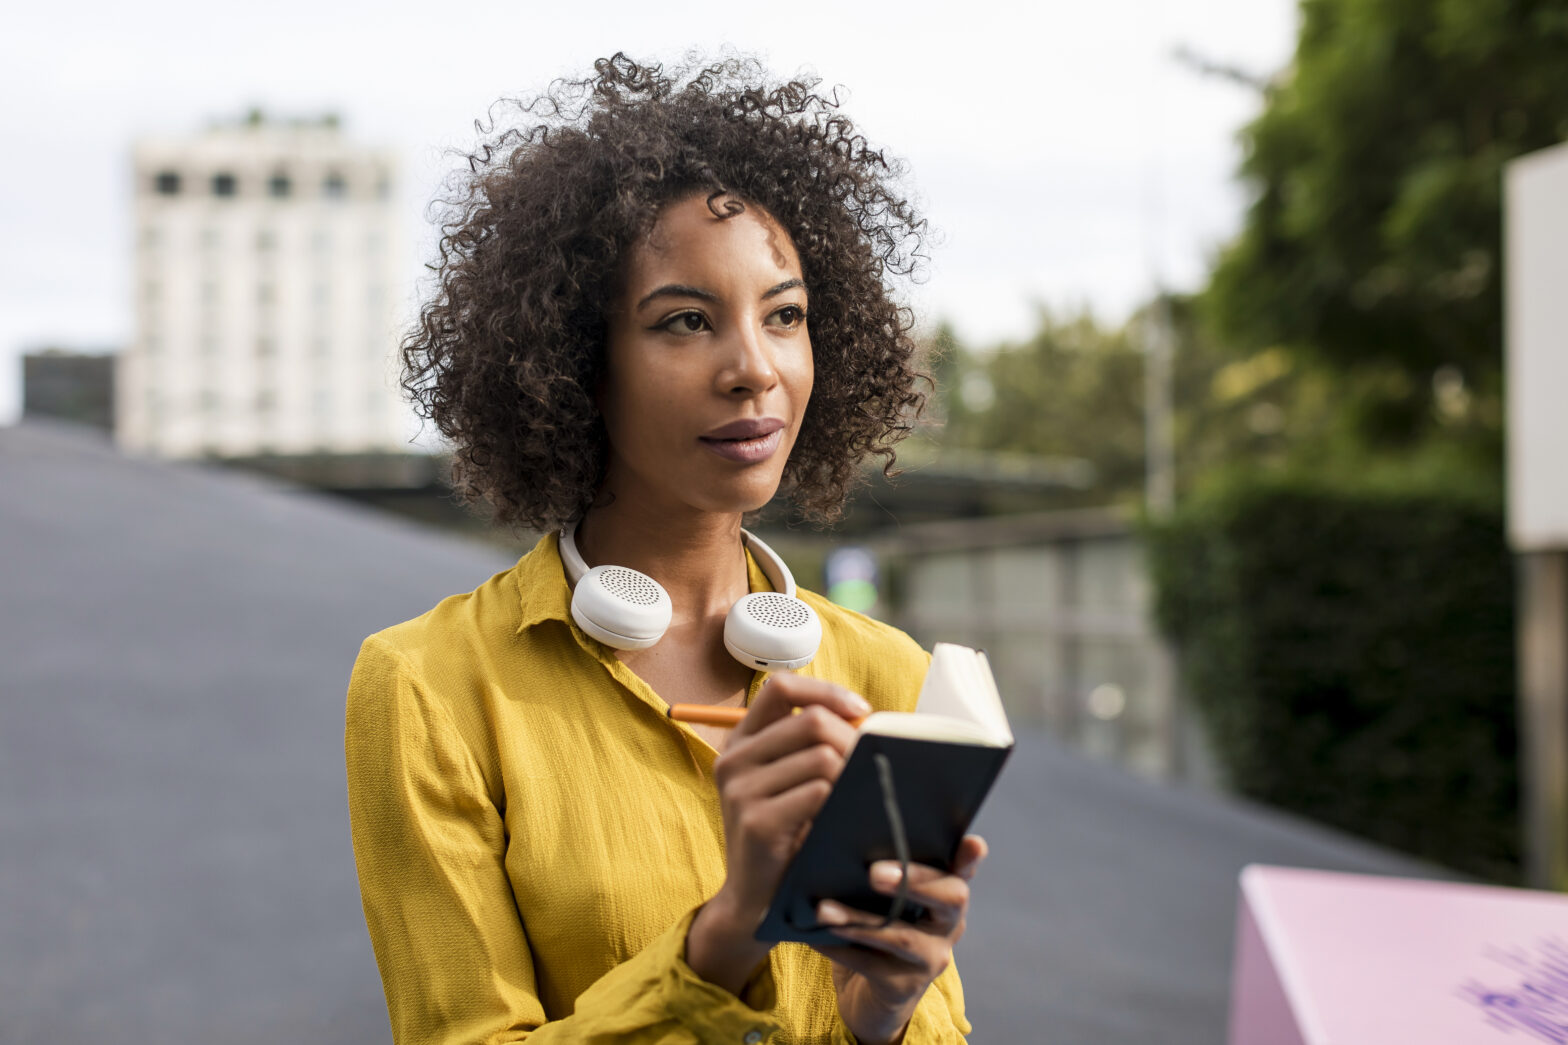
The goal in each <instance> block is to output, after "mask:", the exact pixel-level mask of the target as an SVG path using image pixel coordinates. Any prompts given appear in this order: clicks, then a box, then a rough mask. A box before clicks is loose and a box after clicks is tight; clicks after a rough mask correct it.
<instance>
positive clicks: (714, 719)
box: [665, 704, 865, 729]
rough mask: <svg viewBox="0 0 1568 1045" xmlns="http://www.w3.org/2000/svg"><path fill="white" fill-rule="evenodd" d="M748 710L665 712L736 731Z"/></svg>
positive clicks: (676, 707) (686, 707) (684, 707)
mask: <svg viewBox="0 0 1568 1045" xmlns="http://www.w3.org/2000/svg"><path fill="white" fill-rule="evenodd" d="M746 711H747V709H746V708H730V707H714V706H713V705H712V704H671V705H670V710H669V711H667V712H665V714H667V715H669V716H670V717H671V718H673V719H674V720H675V721H677V722H691V723H695V724H696V725H699V726H722V727H723V728H725V729H734V728H735V727H736V726H738V725H740V720H741V719H743V718H745V717H746ZM864 721H865V719H864V718H863V717H862V718H852V719H850V720H849V724H850V725H852V726H859V725H860V724H861V723H862V722H864Z"/></svg>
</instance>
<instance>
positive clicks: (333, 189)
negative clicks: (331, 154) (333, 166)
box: [321, 171, 348, 200]
mask: <svg viewBox="0 0 1568 1045" xmlns="http://www.w3.org/2000/svg"><path fill="white" fill-rule="evenodd" d="M321 191H322V193H323V194H325V195H326V197H327V199H329V200H340V199H342V198H343V197H344V196H347V195H348V183H347V182H345V181H344V180H343V175H341V174H339V173H338V172H337V171H333V172H332V173H331V174H328V175H327V180H326V181H324V182H322V184H321Z"/></svg>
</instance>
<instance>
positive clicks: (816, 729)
mask: <svg viewBox="0 0 1568 1045" xmlns="http://www.w3.org/2000/svg"><path fill="white" fill-rule="evenodd" d="M742 725H744V723H742ZM736 732H737V733H738V732H739V730H737V731H736ZM854 742H855V730H854V727H852V726H851V725H850V724H849V723H848V722H846V721H844V719H843V718H841V717H839V716H838V715H837V714H835V713H834V712H832V711H829V710H827V709H825V708H822V707H818V706H812V707H808V708H806V709H805V710H803V711H802V712H801V713H800V714H798V715H789V716H787V717H785V718H781V719H775V720H774V721H773V722H772V723H771V724H770V725H768V726H767V727H766V728H764V729H762V730H761V731H760V732H757V733H752V734H749V735H744V736H732V737H730V742H729V743H728V744H727V745H725V748H724V761H725V762H726V763H729V764H731V765H732V766H733V765H735V764H741V765H757V764H761V763H764V762H772V761H774V760H776V759H779V758H783V757H784V756H785V755H788V754H790V753H792V752H795V751H799V750H800V749H801V748H807V747H812V746H814V745H816V744H826V745H828V746H829V747H831V748H832V749H833V750H834V751H836V752H838V753H839V754H840V755H843V754H844V753H845V752H847V751H848V750H849V748H850V745H852V744H853V743H854ZM731 771H732V772H733V768H732V769H731Z"/></svg>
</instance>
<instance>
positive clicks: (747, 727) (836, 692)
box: [735, 672, 871, 736]
mask: <svg viewBox="0 0 1568 1045" xmlns="http://www.w3.org/2000/svg"><path fill="white" fill-rule="evenodd" d="M812 705H816V706H820V707H824V708H827V709H828V710H829V711H831V712H833V713H834V714H836V715H838V716H839V717H840V718H844V719H858V718H861V717H863V716H865V715H868V714H870V713H871V705H870V704H868V703H867V702H866V699H865V698H864V697H862V696H860V694H858V693H855V692H853V691H851V690H849V689H847V688H845V687H844V686H840V685H838V684H837V683H834V682H828V681H826V680H824V679H814V678H808V677H807V676H805V675H797V674H795V673H794V672H782V673H777V674H773V675H769V676H768V677H767V680H766V681H764V682H763V684H762V689H761V690H760V691H758V693H757V699H756V700H755V701H753V702H752V705H751V710H750V711H749V712H747V714H746V717H745V719H743V720H742V721H741V724H740V725H739V726H737V727H735V734H736V735H737V736H749V735H751V734H754V733H759V732H761V731H762V730H763V729H766V728H767V727H768V726H769V725H771V724H772V723H774V722H777V721H778V720H779V719H781V718H784V717H785V716H786V715H790V714H793V713H794V711H795V709H796V708H804V707H810V706H812Z"/></svg>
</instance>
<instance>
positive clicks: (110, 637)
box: [0, 425, 1433, 1045]
mask: <svg viewBox="0 0 1568 1045" xmlns="http://www.w3.org/2000/svg"><path fill="white" fill-rule="evenodd" d="M513 558H514V556H512V555H510V554H508V553H506V552H505V551H503V550H500V549H497V548H493V547H490V546H486V545H481V544H476V543H469V542H466V541H463V540H461V539H456V538H452V537H448V536H445V535H440V534H435V533H432V532H429V531H426V530H423V529H420V528H418V527H416V526H414V525H413V524H408V523H404V522H401V521H399V520H396V519H393V518H389V517H386V516H382V515H379V514H376V513H374V512H371V511H369V510H365V509H359V508H355V507H352V506H348V505H344V504H341V503H339V502H336V501H332V500H328V499H325V498H322V497H318V496H315V495H312V494H308V493H304V492H300V491H297V490H294V489H291V488H289V487H286V486H282V485H278V484H274V483H271V482H268V481H265V480H261V479H257V478H253V477H248V476H243V475H238V474H234V473H229V472H223V471H220V470H217V469H212V468H205V467H199V466H174V465H168V464H162V463H156V462H148V461H137V460H128V459H126V458H124V457H122V456H120V455H118V454H116V453H115V452H114V451H113V450H112V449H111V448H110V447H109V446H108V445H107V444H106V443H104V442H102V441H101V440H99V439H96V438H95V437H93V436H91V435H86V434H82V433H77V432H74V431H70V430H65V429H59V428H55V427H39V426H33V425H28V426H23V427H17V428H9V429H0V1043H4V1045H22V1043H27V1045H31V1043H34V1042H38V1043H42V1042H49V1043H58V1042H85V1041H90V1040H101V1041H113V1042H115V1043H116V1045H143V1043H145V1045H155V1043H156V1045H168V1043H182V1042H202V1043H219V1045H226V1043H236V1045H241V1043H251V1042H254V1043H258V1045H260V1043H263V1042H265V1043H269V1045H271V1043H276V1042H293V1041H298V1042H306V1041H308V1042H312V1043H315V1045H335V1043H344V1045H348V1043H364V1042H384V1041H387V1040H388V1038H389V1034H388V1031H387V1023H386V1014H385V1009H384V1007H383V1003H382V997H381V989H380V982H379V980H378V978H377V976H376V970H375V963H374V960H373V958H372V956H371V953H370V947H369V941H368V938H367V937H366V934H365V928H364V922H363V919H362V915H361V911H360V906H359V895H358V888H357V885H356V881H355V875H354V863H353V854H352V851H351V849H350V846H349V841H348V831H347V809H346V805H345V800H344V780H343V759H342V708H343V690H344V686H345V683H346V681H347V677H348V670H349V666H350V664H351V663H352V660H353V657H354V653H355V651H356V650H357V648H358V644H359V641H360V639H361V638H363V636H365V635H366V634H368V633H370V632H372V631H374V630H377V629H378V628H380V627H383V626H385V625H386V624H388V623H391V622H394V621H398V620H402V619H404V618H407V617H410V616H413V615H414V614H417V613H419V612H422V611H423V610H424V609H426V608H428V607H429V606H430V605H431V604H433V603H434V602H435V601H436V600H437V599H439V598H440V597H442V596H444V595H447V594H450V593H452V592H455V591H462V590H467V589H469V588H472V587H474V586H475V585H477V584H478V583H479V582H481V581H482V580H483V579H484V578H485V577H487V576H489V575H490V574H491V573H493V572H495V571H497V570H500V569H505V568H506V567H507V566H509V565H510V563H511V561H512V560H513ZM980 830H981V831H982V832H983V833H985V834H986V835H987V836H988V837H989V838H990V840H991V842H992V846H993V856H992V858H991V860H990V861H989V862H988V863H987V864H986V866H985V867H984V869H983V872H982V874H981V876H980V878H979V879H978V880H977V882H976V900H975V903H974V908H973V915H972V919H971V927H970V932H969V935H968V936H967V937H966V939H965V940H964V941H963V944H962V946H961V949H960V951H959V966H960V969H961V971H962V972H963V976H964V981H965V984H966V990H967V994H968V999H969V1005H970V1012H971V1016H972V1018H973V1020H974V1022H975V1024H976V1033H975V1035H974V1038H973V1040H974V1041H975V1042H977V1043H980V1045H991V1043H998V1045H999V1043H1002V1042H1036V1041H1040V1042H1049V1043H1053V1045H1076V1043H1083V1045H1091V1043H1092V1045H1119V1043H1127V1045H1132V1043H1134V1042H1136V1043H1139V1045H1144V1043H1148V1042H1159V1043H1162V1045H1187V1043H1192V1045H1199V1043H1203V1045H1212V1043H1214V1042H1219V1041H1222V1040H1223V1036H1224V1024H1225V1006H1226V996H1227V986H1228V977H1229V964H1230V947H1231V931H1232V925H1233V919H1234V906H1235V897H1236V874H1237V872H1238V871H1239V870H1240V869H1241V867H1242V866H1244V865H1245V864H1247V863H1249V862H1267V863H1281V864H1289V865H1295V866H1307V867H1321V868H1333V869H1344V870H1361V871H1371V872H1381V873H1396V874H1414V875H1429V874H1431V873H1433V872H1432V871H1431V870H1430V869H1427V868H1423V867H1421V866H1419V865H1417V864H1414V863H1412V862H1409V861H1406V860H1404V859H1402V858H1399V857H1397V856H1394V855H1393V854H1389V853H1387V852H1384V851H1380V850H1377V849H1375V848H1373V847H1371V846H1369V845H1365V844H1362V843H1359V842H1356V841H1354V840H1351V839H1348V838H1346V837H1344V836H1342V835H1337V834H1334V833H1332V832H1329V831H1326V830H1323V829H1319V828H1315V827H1312V826H1310V825H1306V824H1303V823H1301V822H1299V821H1294V820H1291V819H1288V818H1285V817H1282V816H1279V815H1277V814H1273V813H1269V812H1266V811H1263V810H1259V809H1255V808H1251V807H1247V806H1244V805H1242V804H1239V803H1235V802H1230V801H1225V800H1222V799H1217V798H1215V797H1214V796H1211V795H1205V794H1198V793H1192V792H1186V791H1183V790H1180V789H1172V788H1165V787H1160V786H1156V785H1154V784H1150V783H1148V782H1145V781H1141V780H1137V779H1134V778H1132V777H1130V776H1127V775H1126V774H1124V773H1122V772H1120V771H1118V770H1116V769H1114V768H1111V767H1108V766H1102V765H1097V764H1094V763H1091V762H1088V761H1086V760H1084V759H1083V758H1081V757H1080V756H1077V755H1075V754H1073V753H1071V752H1068V751H1066V750H1063V749H1062V748H1060V747H1059V746H1058V745H1056V744H1054V743H1053V742H1052V741H1051V740H1049V739H1048V738H1046V737H1044V736H1042V735H1038V734H1025V735H1022V736H1020V738H1019V746H1018V750H1017V752H1016V753H1015V755H1014V757H1013V761H1012V763H1011V764H1010V766H1009V768H1008V769H1007V771H1006V772H1005V773H1004V775H1003V778H1002V782H1001V784H1000V785H999V787H998V790H997V792H996V793H995V794H994V795H993V796H992V799H991V802H990V804H989V805H988V806H987V808H986V810H985V811H984V812H983V813H982V816H981V822H980Z"/></svg>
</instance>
